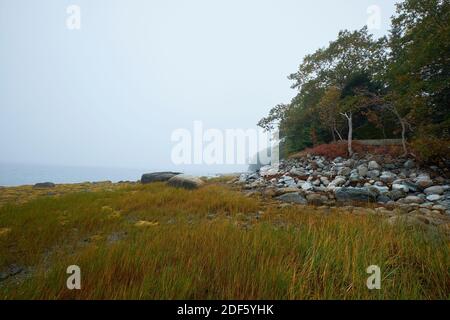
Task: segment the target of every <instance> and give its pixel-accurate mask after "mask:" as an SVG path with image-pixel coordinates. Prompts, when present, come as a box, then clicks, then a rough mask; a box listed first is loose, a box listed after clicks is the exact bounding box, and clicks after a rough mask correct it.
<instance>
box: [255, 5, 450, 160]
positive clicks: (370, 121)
mask: <svg viewBox="0 0 450 320" xmlns="http://www.w3.org/2000/svg"><path fill="white" fill-rule="evenodd" d="M449 9H450V1H449V0H405V1H404V2H401V3H398V4H396V13H395V15H394V16H393V17H392V19H391V29H390V31H389V34H388V35H387V36H384V37H382V38H379V39H374V37H373V36H372V35H371V34H370V33H369V32H368V29H367V27H363V28H362V29H360V30H356V31H348V30H344V31H341V32H339V34H338V37H337V39H336V40H334V41H331V42H330V43H329V44H328V46H326V47H324V48H320V49H318V50H317V51H316V52H314V53H312V54H309V55H307V56H305V57H304V58H303V61H302V63H301V64H300V66H299V68H298V70H297V72H295V73H293V74H291V75H290V76H289V79H290V80H292V81H293V85H292V88H293V89H296V90H297V94H296V96H295V97H294V98H293V99H292V100H291V102H290V103H287V104H279V105H277V106H275V107H274V108H272V109H271V110H270V112H269V114H268V115H267V116H266V117H264V118H263V119H261V120H260V121H259V123H258V126H260V127H262V128H264V129H265V130H274V129H278V130H279V133H280V137H281V138H282V141H283V143H282V147H283V151H284V152H285V153H287V154H289V153H292V152H295V151H300V150H302V149H305V148H307V147H312V146H315V145H318V144H323V143H330V142H337V141H346V142H347V145H348V153H349V155H352V153H353V148H352V140H353V139H355V138H358V139H380V138H401V139H402V141H403V143H402V148H403V153H404V154H405V155H407V154H409V155H411V154H412V155H414V156H416V157H418V158H420V159H421V160H423V161H433V160H436V159H438V158H442V157H444V158H445V157H447V159H448V158H449V152H450V151H449V149H450V132H449V128H450V106H449V102H450V99H449V96H450V77H449V76H450V28H449V25H450V23H449V22H450V10H449Z"/></svg>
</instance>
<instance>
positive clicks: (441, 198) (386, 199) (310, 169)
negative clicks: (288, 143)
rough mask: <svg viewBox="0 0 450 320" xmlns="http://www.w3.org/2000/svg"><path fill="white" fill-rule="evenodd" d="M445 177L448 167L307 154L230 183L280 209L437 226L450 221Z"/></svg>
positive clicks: (376, 157) (449, 195) (449, 196)
mask: <svg viewBox="0 0 450 320" xmlns="http://www.w3.org/2000/svg"><path fill="white" fill-rule="evenodd" d="M447 176H448V167H447V168H439V167H436V166H431V167H427V168H423V167H420V166H418V165H417V164H416V163H415V162H414V160H412V159H393V158H391V157H389V156H381V155H366V156H362V157H359V156H358V155H355V156H354V157H352V158H349V159H344V158H341V157H338V158H335V159H333V160H328V159H326V158H325V157H322V156H313V155H306V156H303V157H299V158H295V159H287V160H281V161H280V163H279V164H277V165H272V166H264V167H261V168H260V169H259V170H257V171H256V172H249V173H244V174H241V175H240V177H239V179H236V180H235V181H234V182H233V183H234V184H236V185H239V186H240V187H241V188H242V189H243V190H244V191H245V192H246V193H248V194H255V193H259V194H261V195H264V196H266V197H270V198H273V199H274V200H277V201H280V202H281V203H282V205H285V204H298V205H314V206H324V207H325V206H326V207H335V206H340V207H342V206H345V208H346V209H347V210H348V211H353V212H365V213H381V214H386V215H387V216H389V217H390V220H389V221H391V222H396V221H398V220H399V217H398V216H399V215H404V216H407V217H405V220H407V222H408V223H420V224H429V225H440V224H448V223H449V221H450V180H449V179H448V178H446V177H447ZM361 206H363V207H364V208H362V207H361Z"/></svg>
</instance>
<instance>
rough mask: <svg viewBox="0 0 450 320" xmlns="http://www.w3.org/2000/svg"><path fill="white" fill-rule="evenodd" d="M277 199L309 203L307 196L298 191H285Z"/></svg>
mask: <svg viewBox="0 0 450 320" xmlns="http://www.w3.org/2000/svg"><path fill="white" fill-rule="evenodd" d="M275 199H276V200H279V201H282V202H288V203H297V204H307V203H308V202H307V201H306V199H305V197H303V196H302V195H301V194H300V193H298V192H291V193H285V194H283V195H281V196H279V197H276V198H275Z"/></svg>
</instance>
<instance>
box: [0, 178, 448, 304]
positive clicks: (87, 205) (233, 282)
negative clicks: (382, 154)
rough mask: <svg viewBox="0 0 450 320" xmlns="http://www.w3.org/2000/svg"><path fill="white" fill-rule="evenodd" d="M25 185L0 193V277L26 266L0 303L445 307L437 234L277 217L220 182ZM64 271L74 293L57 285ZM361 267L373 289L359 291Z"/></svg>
mask: <svg viewBox="0 0 450 320" xmlns="http://www.w3.org/2000/svg"><path fill="white" fill-rule="evenodd" d="M24 188H25V187H22V189H20V188H15V189H14V188H6V189H0V200H2V201H0V272H1V271H2V270H3V269H5V268H8V266H10V265H12V264H14V265H18V266H21V267H22V268H23V269H24V270H23V271H22V272H21V273H19V274H17V275H15V276H12V277H9V278H7V279H6V280H4V281H1V282H0V299H449V298H450V270H449V268H450V248H449V240H448V238H447V237H445V236H444V235H443V234H441V233H440V232H439V231H433V232H430V231H429V230H428V231H426V230H422V229H410V228H405V227H391V226H389V225H387V224H386V223H384V222H383V220H382V218H381V217H378V216H370V215H369V216H361V215H352V214H347V213H345V212H343V211H339V210H338V209H333V210H327V211H324V210H323V209H321V210H319V209H315V208H313V207H299V206H298V207H295V206H294V207H288V208H282V209H281V208H278V206H277V205H276V204H271V203H266V202H264V201H262V200H261V199H257V198H256V199H255V198H249V197H245V196H244V195H242V194H241V193H240V192H238V191H233V190H230V189H229V188H228V187H226V186H224V185H223V184H220V183H216V184H214V183H209V184H208V185H207V186H205V187H203V188H201V189H199V190H195V191H187V190H180V189H173V188H170V187H167V186H166V185H165V184H163V183H155V184H151V185H145V186H143V185H139V184H135V185H131V184H130V185H127V184H120V185H116V184H114V185H111V184H110V185H109V186H108V187H105V186H103V187H101V188H100V187H96V188H95V189H94V190H84V189H83V188H82V187H79V185H78V187H70V186H57V187H56V188H55V189H51V190H52V193H51V194H47V193H48V190H47V191H45V192H41V193H42V194H40V195H39V196H37V197H36V196H35V195H34V192H33V190H32V189H31V187H30V188H28V189H26V188H25V189H24ZM64 188H65V189H64ZM67 188H69V189H70V188H75V190H69V192H67ZM55 190H56V191H55ZM61 190H63V191H64V190H66V192H61ZM86 191H89V192H86ZM36 192H37V191H36ZM19 198H20V201H18V199H19ZM18 202H19V203H18ZM69 265H78V266H80V268H81V286H82V288H81V290H72V291H71V290H68V289H67V287H66V280H67V277H68V276H69V275H68V274H67V273H66V269H67V267H68V266H69ZM370 265H378V266H379V267H380V268H381V272H382V281H381V290H369V289H368V288H367V287H366V280H367V277H369V274H367V273H366V268H367V267H368V266H370Z"/></svg>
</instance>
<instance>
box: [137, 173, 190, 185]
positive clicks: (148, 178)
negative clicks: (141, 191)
mask: <svg viewBox="0 0 450 320" xmlns="http://www.w3.org/2000/svg"><path fill="white" fill-rule="evenodd" d="M179 174H181V172H170V171H167V172H153V173H145V174H143V175H142V177H141V183H152V182H164V181H168V180H169V179H170V178H173V177H175V176H176V175H179Z"/></svg>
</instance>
